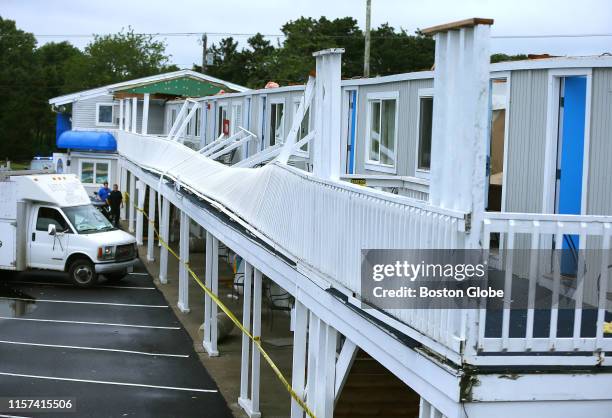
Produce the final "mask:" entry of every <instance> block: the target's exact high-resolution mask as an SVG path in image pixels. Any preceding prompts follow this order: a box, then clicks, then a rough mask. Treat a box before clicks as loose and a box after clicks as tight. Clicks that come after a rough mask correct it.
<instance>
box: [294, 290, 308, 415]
mask: <svg viewBox="0 0 612 418" xmlns="http://www.w3.org/2000/svg"><path fill="white" fill-rule="evenodd" d="M294 309H295V321H294V325H293V328H294V331H293V365H292V368H291V387H293V390H294V391H295V393H296V395H297V396H299V397H300V398H301V399H304V398H305V396H304V395H305V394H306V392H305V379H306V345H307V344H306V336H307V334H308V309H306V307H305V306H304V305H302V304H301V303H300V302H299V301H298V300H296V301H295V307H294ZM303 417H304V410H303V409H302V407H301V406H300V405H299V404H298V403H297V402H296V401H295V399H293V398H291V418H303Z"/></svg>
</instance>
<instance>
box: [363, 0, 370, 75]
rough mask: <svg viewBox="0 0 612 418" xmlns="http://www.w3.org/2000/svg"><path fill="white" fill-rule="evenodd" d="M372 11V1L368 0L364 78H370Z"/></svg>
mask: <svg viewBox="0 0 612 418" xmlns="http://www.w3.org/2000/svg"><path fill="white" fill-rule="evenodd" d="M371 10H372V0H366V30H365V50H364V51H363V76H364V77H369V76H370V13H371Z"/></svg>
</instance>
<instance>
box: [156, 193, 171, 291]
mask: <svg viewBox="0 0 612 418" xmlns="http://www.w3.org/2000/svg"><path fill="white" fill-rule="evenodd" d="M159 229H160V235H161V239H162V240H163V241H164V242H165V243H166V244H167V243H168V242H169V240H168V237H169V235H170V233H169V232H170V201H169V200H168V198H166V197H162V207H161V220H160V222H159ZM159 282H160V283H162V284H166V283H168V249H167V248H166V247H165V246H163V245H162V246H161V248H160V249H159Z"/></svg>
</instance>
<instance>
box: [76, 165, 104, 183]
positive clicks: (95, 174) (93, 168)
mask: <svg viewBox="0 0 612 418" xmlns="http://www.w3.org/2000/svg"><path fill="white" fill-rule="evenodd" d="M79 171H80V173H81V174H80V178H81V183H83V184H89V185H102V184H104V182H105V181H106V182H108V183H110V178H109V163H108V162H98V161H81V165H80V170H79Z"/></svg>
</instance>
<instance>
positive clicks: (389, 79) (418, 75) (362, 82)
mask: <svg viewBox="0 0 612 418" xmlns="http://www.w3.org/2000/svg"><path fill="white" fill-rule="evenodd" d="M433 78H434V72H433V71H417V72H413V73H402V74H393V75H385V76H381V77H372V78H357V79H354V80H342V81H341V85H342V87H350V86H366V85H371V84H384V83H395V82H398V81H410V80H427V79H433Z"/></svg>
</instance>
